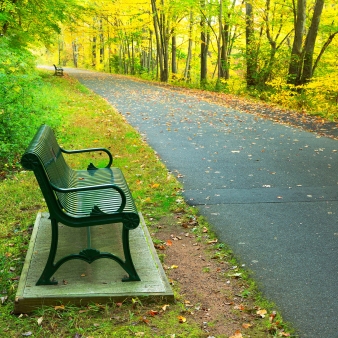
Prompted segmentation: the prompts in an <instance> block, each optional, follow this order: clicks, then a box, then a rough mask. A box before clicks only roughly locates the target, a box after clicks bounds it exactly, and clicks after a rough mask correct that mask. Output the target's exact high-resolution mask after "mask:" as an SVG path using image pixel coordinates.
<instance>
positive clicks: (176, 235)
mask: <svg viewBox="0 0 338 338" xmlns="http://www.w3.org/2000/svg"><path fill="white" fill-rule="evenodd" d="M174 223H175V220H174V219H173V220H172V223H170V219H169V218H166V219H165V220H163V221H162V222H160V223H159V225H158V228H159V229H158V232H156V233H155V234H154V236H155V238H156V239H158V240H161V244H155V247H156V248H157V252H158V254H159V255H161V254H164V269H165V270H166V272H167V276H168V278H169V282H170V283H171V284H172V285H176V286H177V287H178V290H179V295H180V296H179V297H180V299H179V301H180V302H182V303H183V304H184V305H185V311H184V313H183V315H182V316H184V318H186V319H187V321H195V322H197V323H198V325H200V327H201V328H202V329H203V331H204V332H205V337H233V338H240V337H269V336H270V335H269V333H268V329H267V327H266V326H265V327H264V326H263V331H262V330H261V329H260V330H257V326H258V325H259V326H261V325H260V324H262V316H261V315H260V314H259V311H261V310H264V309H260V308H258V307H255V305H254V304H253V301H252V299H251V297H250V295H249V293H248V290H247V283H246V282H245V281H243V280H242V279H241V278H240V277H239V276H237V275H238V274H239V272H238V267H236V266H232V265H231V264H229V263H228V262H227V258H229V257H224V256H223V255H222V253H223V252H224V251H221V250H219V249H218V247H219V243H217V242H216V240H215V239H210V238H212V237H210V238H209V235H208V231H207V229H206V228H204V229H203V230H202V236H200V237H199V236H196V235H195V234H194V233H193V232H192V231H191V228H190V229H189V228H184V227H182V225H179V224H177V222H176V224H174ZM197 226H198V225H197ZM203 231H204V232H203ZM257 312H258V313H257ZM267 316H268V314H267ZM254 328H256V329H254ZM257 331H258V332H259V334H257Z"/></svg>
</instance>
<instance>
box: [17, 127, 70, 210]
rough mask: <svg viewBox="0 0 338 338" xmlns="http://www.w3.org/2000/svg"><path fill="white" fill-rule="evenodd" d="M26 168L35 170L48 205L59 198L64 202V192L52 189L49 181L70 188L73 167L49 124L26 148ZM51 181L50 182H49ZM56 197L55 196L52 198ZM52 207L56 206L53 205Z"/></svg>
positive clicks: (24, 161) (24, 164)
mask: <svg viewBox="0 0 338 338" xmlns="http://www.w3.org/2000/svg"><path fill="white" fill-rule="evenodd" d="M21 164H22V165H23V167H24V168H26V169H29V170H33V171H34V174H35V176H36V179H37V180H38V182H39V185H40V188H41V191H42V193H43V195H44V197H45V199H46V202H47V205H48V207H50V206H51V205H50V204H51V203H52V204H54V203H55V202H54V203H53V201H50V199H52V200H53V199H54V201H55V197H57V199H58V200H59V201H60V202H61V204H62V197H63V195H64V194H61V193H57V195H55V192H54V190H53V189H51V187H50V185H49V182H51V183H52V184H54V185H55V186H58V187H60V188H68V187H69V182H70V180H71V177H72V176H73V175H72V169H71V168H70V167H69V166H68V164H67V163H66V161H65V159H64V157H63V155H62V152H61V148H60V146H59V144H58V142H57V141H56V138H55V135H54V133H53V131H52V129H51V128H50V127H49V126H46V125H42V126H41V127H40V129H39V130H38V132H37V133H36V134H35V136H34V138H33V140H32V141H31V143H30V144H29V146H28V148H27V149H26V151H25V153H24V155H23V156H22V159H21ZM48 181H49V182H48ZM52 197H54V198H52ZM52 207H55V205H54V206H52Z"/></svg>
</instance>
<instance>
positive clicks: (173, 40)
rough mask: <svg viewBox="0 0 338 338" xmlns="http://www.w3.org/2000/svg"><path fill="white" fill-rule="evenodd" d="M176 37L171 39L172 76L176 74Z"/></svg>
mask: <svg viewBox="0 0 338 338" xmlns="http://www.w3.org/2000/svg"><path fill="white" fill-rule="evenodd" d="M176 51H177V47H176V35H173V36H172V37H171V72H172V73H173V74H176V73H177V58H176Z"/></svg>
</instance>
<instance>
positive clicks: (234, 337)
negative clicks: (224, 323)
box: [230, 330, 243, 338]
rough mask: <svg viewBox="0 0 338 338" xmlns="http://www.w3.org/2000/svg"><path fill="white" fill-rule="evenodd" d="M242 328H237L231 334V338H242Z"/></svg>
mask: <svg viewBox="0 0 338 338" xmlns="http://www.w3.org/2000/svg"><path fill="white" fill-rule="evenodd" d="M242 337H243V336H242V334H241V330H236V332H235V333H234V334H233V335H232V336H230V338H242Z"/></svg>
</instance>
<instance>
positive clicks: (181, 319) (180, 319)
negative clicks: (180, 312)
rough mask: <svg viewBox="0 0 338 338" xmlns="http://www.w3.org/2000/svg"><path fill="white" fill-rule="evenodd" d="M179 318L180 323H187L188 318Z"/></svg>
mask: <svg viewBox="0 0 338 338" xmlns="http://www.w3.org/2000/svg"><path fill="white" fill-rule="evenodd" d="M177 318H178V321H179V322H180V323H185V322H186V321H187V318H185V317H183V316H178V317H177Z"/></svg>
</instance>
